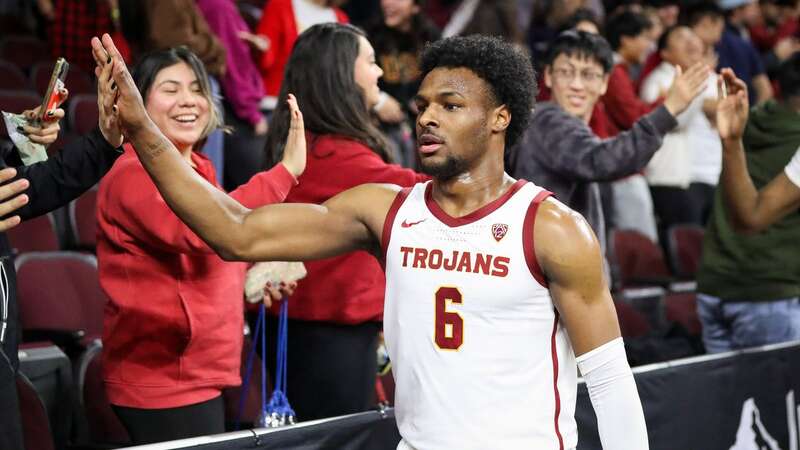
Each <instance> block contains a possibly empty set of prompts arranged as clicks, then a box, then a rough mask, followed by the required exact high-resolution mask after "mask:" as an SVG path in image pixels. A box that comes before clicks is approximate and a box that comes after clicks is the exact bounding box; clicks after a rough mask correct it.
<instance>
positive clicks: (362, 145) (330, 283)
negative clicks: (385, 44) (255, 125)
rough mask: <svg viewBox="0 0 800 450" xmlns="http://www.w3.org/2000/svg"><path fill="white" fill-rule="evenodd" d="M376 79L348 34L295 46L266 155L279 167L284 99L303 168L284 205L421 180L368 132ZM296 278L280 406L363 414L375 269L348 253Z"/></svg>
mask: <svg viewBox="0 0 800 450" xmlns="http://www.w3.org/2000/svg"><path fill="white" fill-rule="evenodd" d="M382 73H383V71H382V70H381V69H380V67H378V65H377V64H376V62H375V54H374V51H373V49H372V46H371V45H370V43H369V41H367V39H366V37H365V35H364V33H363V32H362V31H361V30H359V29H358V28H355V27H353V26H351V25H343V24H334V23H328V24H322V25H315V26H313V27H311V28H309V29H308V30H306V31H305V32H304V33H303V34H301V35H300V36H299V37H298V39H297V42H296V43H295V46H294V50H293V51H292V54H291V56H290V57H289V61H288V63H287V66H286V74H285V77H284V80H283V85H282V86H281V91H280V97H279V102H278V108H277V109H276V110H275V114H274V115H273V117H272V120H271V121H270V130H269V133H268V136H267V148H266V151H267V159H268V160H269V161H273V162H274V161H278V160H280V159H281V158H282V157H283V149H284V145H283V144H284V142H285V140H286V137H287V135H288V131H289V125H290V121H289V108H288V107H287V106H286V104H285V99H286V97H287V94H288V93H289V92H291V93H293V94H294V95H295V96H297V103H298V105H299V107H300V110H301V111H303V119H304V122H305V128H306V130H307V134H306V139H307V142H308V165H307V167H306V170H305V172H304V173H303V175H302V176H301V177H300V178H299V179H298V181H299V185H298V186H297V187H295V188H294V189H292V191H291V192H290V193H289V196H288V197H287V198H286V201H287V202H301V203H318V204H321V203H323V202H325V201H326V200H328V199H329V198H331V197H333V196H334V195H336V194H338V193H340V192H342V191H345V190H347V189H350V188H352V187H354V186H358V185H360V184H364V183H394V184H398V185H401V186H411V185H413V184H414V183H416V182H417V181H419V180H421V179H424V178H425V177H424V176H422V175H417V174H416V173H415V172H413V171H411V170H408V169H404V168H402V167H400V166H398V165H395V164H391V163H390V161H389V159H390V158H389V150H388V147H387V142H386V139H385V138H384V137H383V135H381V133H380V131H379V130H378V129H377V128H376V127H375V125H374V124H373V122H372V118H371V117H370V113H369V111H370V109H371V108H372V107H374V105H375V104H376V103H377V102H378V100H379V96H380V90H379V89H378V79H379V78H380V77H381V75H382ZM306 268H307V270H308V275H307V276H306V278H304V279H303V280H302V281H301V282H300V283H299V285H298V287H297V291H296V292H295V294H294V295H293V296H292V300H291V301H290V302H289V343H288V345H289V347H290V350H289V352H288V358H289V360H288V386H287V387H288V391H289V392H288V397H289V400H290V401H291V403H292V406H293V407H294V410H295V411H296V412H297V417H298V418H299V419H301V420H310V419H317V418H321V417H329V416H334V415H341V414H348V413H353V412H357V411H363V410H365V409H368V408H369V407H370V406H371V405H370V402H371V400H372V398H373V393H374V386H375V375H376V365H377V363H376V357H375V350H376V345H377V340H378V339H377V337H378V332H379V331H380V329H381V324H380V322H381V320H382V319H383V295H384V287H385V285H384V275H383V271H382V269H381V266H380V264H379V263H378V262H377V260H376V259H375V258H374V257H373V256H372V255H370V254H368V253H367V252H364V251H358V252H353V253H350V254H347V255H344V256H339V257H335V258H327V259H323V260H318V261H311V262H307V263H306ZM275 328H276V327H275V326H272V327H271V329H275Z"/></svg>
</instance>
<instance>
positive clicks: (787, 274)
mask: <svg viewBox="0 0 800 450" xmlns="http://www.w3.org/2000/svg"><path fill="white" fill-rule="evenodd" d="M743 141H744V149H745V155H746V158H747V168H748V170H749V171H750V176H751V178H752V179H753V183H754V184H755V186H756V189H761V188H762V187H764V186H765V185H766V184H767V183H769V182H770V180H772V179H773V178H775V176H777V175H778V174H780V173H781V171H783V168H784V167H785V166H786V164H787V163H788V162H789V160H790V159H791V158H792V155H794V153H795V152H796V151H797V149H798V147H800V113H797V112H795V111H792V110H790V109H788V108H787V107H786V106H785V105H783V104H781V103H777V102H775V101H769V102H767V103H765V104H764V105H762V106H759V107H756V108H754V109H753V110H751V112H750V119H749V121H748V124H747V128H746V129H745V133H744V138H743ZM721 189H722V187H721V186H720V187H719V189H717V192H716V195H715V198H714V206H713V209H712V211H711V219H710V220H709V223H708V227H707V229H706V235H705V241H704V243H703V260H702V262H701V265H700V270H699V272H698V278H697V281H698V286H697V289H698V291H699V292H702V293H704V294H707V295H712V296H714V297H719V298H721V299H722V300H723V301H725V300H727V301H769V300H779V299H784V298H790V297H797V296H800V252H798V251H797V243H798V242H800V211H795V212H793V213H791V214H789V215H787V216H786V217H784V218H783V219H781V220H780V221H778V222H777V223H775V224H774V225H772V226H770V227H769V228H767V229H766V230H764V231H763V232H761V233H757V234H740V233H736V232H735V231H733V228H732V227H731V224H730V222H729V221H728V217H727V216H728V214H727V211H726V209H725V204H724V202H723V201H722V192H721Z"/></svg>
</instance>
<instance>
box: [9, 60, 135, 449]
mask: <svg viewBox="0 0 800 450" xmlns="http://www.w3.org/2000/svg"><path fill="white" fill-rule="evenodd" d="M108 67H110V65H109V66H108ZM96 72H97V73H96V75H98V77H99V78H102V77H105V78H106V79H108V78H110V75H111V71H110V69H107V70H104V71H102V72H100V71H99V70H98V71H96ZM105 86H108V84H107V83H98V99H99V100H98V103H99V105H98V106H99V107H100V121H99V122H100V123H99V126H98V128H96V129H95V130H93V131H92V132H90V133H89V134H88V135H86V136H83V137H81V138H79V139H76V140H75V141H73V142H70V143H69V144H67V145H65V146H64V148H63V149H61V150H60V151H58V152H56V153H55V154H54V155H53V156H51V157H50V159H48V160H46V161H42V162H38V163H35V164H31V165H29V166H24V165H23V164H22V160H21V158H20V156H19V152H18V151H17V149H16V148H15V147H13V146H12V145H5V146H2V145H0V167H3V169H2V170H0V183H2V184H0V219H2V220H0V321H2V322H0V344H1V345H0V449H3V450H17V449H20V450H21V449H23V442H22V426H21V423H20V414H19V402H18V399H17V391H16V384H15V377H16V371H17V368H18V365H19V360H18V358H17V347H18V344H19V334H20V330H19V324H18V322H17V310H18V308H17V302H16V278H15V272H14V262H13V258H12V254H11V246H10V244H9V242H8V238H7V237H6V235H5V231H7V230H8V229H10V228H12V227H14V226H16V225H17V224H19V223H20V221H22V220H27V219H31V218H34V217H36V216H40V215H42V214H46V213H48V212H50V211H52V210H54V209H57V208H59V207H61V206H64V205H66V204H67V203H69V202H70V201H71V200H73V199H75V198H77V197H78V196H80V195H81V194H82V193H83V192H85V191H86V190H88V189H89V188H91V187H92V186H94V185H95V184H96V183H97V182H98V181H99V180H100V178H101V177H102V176H103V175H104V174H105V173H106V172H107V171H108V170H109V169H110V168H111V166H112V165H113V164H114V161H115V160H116V159H117V157H118V156H119V155H121V154H122V148H121V146H122V135H121V133H120V132H119V129H118V127H117V126H116V123H115V122H114V120H113V119H112V118H111V115H110V114H108V112H109V111H110V107H108V108H104V105H105V104H107V105H110V104H111V103H113V101H114V92H113V91H110V90H109V89H108V88H106V87H105ZM104 102H105V103H104ZM36 112H38V111H37V110H33V111H26V112H25V113H24V114H25V115H27V116H28V117H33V115H34V114H36ZM63 116H64V111H63V110H61V109H56V110H54V111H52V112H51V113H48V117H47V118H48V120H46V121H45V122H43V124H42V126H39V127H35V126H26V127H24V132H25V133H26V134H27V135H28V137H29V138H30V139H31V141H33V142H37V143H41V144H50V143H52V142H53V141H55V138H56V136H57V134H58V131H59V125H58V119H60V118H61V117H63Z"/></svg>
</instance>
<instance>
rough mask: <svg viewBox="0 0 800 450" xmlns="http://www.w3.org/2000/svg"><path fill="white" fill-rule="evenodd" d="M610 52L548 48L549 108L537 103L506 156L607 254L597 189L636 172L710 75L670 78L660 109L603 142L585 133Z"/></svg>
mask: <svg viewBox="0 0 800 450" xmlns="http://www.w3.org/2000/svg"><path fill="white" fill-rule="evenodd" d="M612 65H613V56H612V52H611V48H610V47H609V45H608V43H607V42H606V40H605V39H603V38H602V37H601V36H597V35H593V34H590V33H586V32H583V31H574V30H570V31H565V32H564V33H562V34H561V35H559V36H558V37H557V38H556V39H555V41H553V44H552V45H551V47H550V53H549V55H548V58H547V62H546V66H545V68H544V82H545V84H546V85H547V86H548V87H549V88H550V89H551V91H552V100H551V101H550V102H547V103H541V104H538V105H537V106H536V109H535V111H534V113H533V116H532V118H531V122H530V124H529V125H528V128H527V130H526V132H525V134H524V135H523V137H522V139H521V141H520V143H519V144H517V145H516V146H515V148H514V149H512V150H511V151H509V152H508V153H507V154H506V163H507V165H508V166H509V167H510V169H511V171H510V173H511V174H512V176H514V177H516V178H524V179H527V180H530V181H533V182H535V183H536V184H538V185H540V186H543V187H544V188H546V189H548V190H550V191H552V192H553V193H555V196H556V198H558V199H559V200H561V201H562V202H564V203H565V204H567V205H568V206H569V207H570V208H572V209H574V210H576V211H578V212H579V213H581V214H582V215H583V216H584V217H585V218H586V220H587V221H588V222H589V224H590V225H591V226H592V228H593V229H594V232H595V233H596V234H597V236H598V239H599V240H600V243H601V245H603V246H604V247H605V218H604V216H603V210H602V206H601V202H600V191H599V187H598V184H597V183H598V182H601V181H611V180H616V179H619V178H621V177H624V176H627V175H631V174H634V173H636V172H638V171H640V170H642V169H643V168H644V167H645V166H646V165H647V162H648V161H650V158H652V157H653V154H654V153H655V152H656V150H658V148H659V147H660V146H661V142H662V139H663V137H664V135H665V134H666V133H668V132H669V131H670V130H672V129H673V128H675V127H676V126H677V124H678V123H677V121H676V120H675V116H676V115H678V114H679V113H681V112H682V111H683V110H685V109H686V107H687V106H688V105H689V103H690V102H691V101H692V99H694V98H695V97H696V96H697V94H698V93H699V92H700V91H701V90H702V88H703V82H704V81H705V79H706V77H707V72H708V69H707V68H706V67H704V66H700V65H698V66H695V67H692V68H691V69H689V70H687V71H686V72H685V73H682V74H681V75H679V76H678V77H676V78H675V81H674V83H673V84H672V86H671V87H670V88H669V91H668V93H667V95H666V97H665V100H664V103H663V104H662V105H661V106H659V107H657V108H656V109H655V110H653V111H652V112H651V113H649V114H647V115H645V116H643V117H642V118H640V119H639V120H638V121H636V122H635V123H634V126H633V128H631V130H629V131H626V132H623V133H620V134H618V135H617V136H615V137H613V138H607V139H602V138H600V137H598V136H597V135H596V134H595V133H594V132H593V131H592V130H591V129H590V128H589V126H588V123H589V120H590V119H591V117H592V111H593V109H594V106H595V104H596V103H597V101H598V99H599V98H600V96H601V95H603V94H604V93H605V91H606V88H607V86H608V77H609V72H610V70H611V67H612Z"/></svg>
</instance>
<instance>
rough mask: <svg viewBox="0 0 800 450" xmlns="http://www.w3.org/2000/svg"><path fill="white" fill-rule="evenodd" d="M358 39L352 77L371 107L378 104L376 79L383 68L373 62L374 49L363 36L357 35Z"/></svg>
mask: <svg viewBox="0 0 800 450" xmlns="http://www.w3.org/2000/svg"><path fill="white" fill-rule="evenodd" d="M358 41H359V44H358V57H356V62H355V67H353V77H354V78H355V81H356V84H357V85H358V86H359V87H360V88H361V90H362V91H363V92H364V99H365V100H366V101H367V107H368V108H370V109H372V107H373V106H375V105H376V104H378V99H379V98H380V92H381V91H380V89H379V88H378V80H379V79H380V78H381V76H383V70H381V68H380V67H379V66H378V64H377V63H376V62H375V50H373V49H372V45H370V43H369V41H368V40H366V39H365V38H364V37H363V36H359V37H358Z"/></svg>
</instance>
